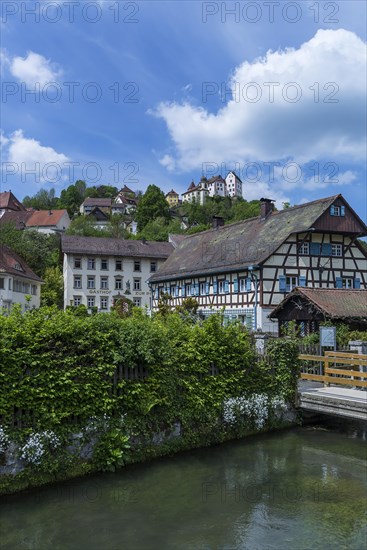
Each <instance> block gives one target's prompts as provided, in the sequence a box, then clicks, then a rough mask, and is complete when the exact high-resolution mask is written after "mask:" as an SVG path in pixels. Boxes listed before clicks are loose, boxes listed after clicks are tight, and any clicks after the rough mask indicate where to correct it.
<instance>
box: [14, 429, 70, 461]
mask: <svg viewBox="0 0 367 550" xmlns="http://www.w3.org/2000/svg"><path fill="white" fill-rule="evenodd" d="M60 445H61V441H60V439H59V438H58V437H57V435H56V434H55V432H52V431H51V430H45V431H44V432H40V433H32V434H31V435H30V436H29V438H28V441H27V442H26V443H25V444H24V445H23V447H21V449H20V458H21V459H22V460H25V461H26V462H29V463H30V464H36V465H38V464H41V462H42V457H43V456H44V454H45V453H46V451H47V449H50V448H51V449H56V448H57V447H59V446H60Z"/></svg>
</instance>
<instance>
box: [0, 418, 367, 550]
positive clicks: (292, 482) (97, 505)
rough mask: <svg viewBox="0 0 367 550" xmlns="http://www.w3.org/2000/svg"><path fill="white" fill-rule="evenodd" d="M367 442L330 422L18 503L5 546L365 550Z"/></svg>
mask: <svg viewBox="0 0 367 550" xmlns="http://www.w3.org/2000/svg"><path fill="white" fill-rule="evenodd" d="M344 424H345V423H344ZM363 433H364V434H365V432H363V429H362V428H358V427H357V428H353V427H352V426H351V424H349V427H348V428H347V429H344V430H343V429H342V428H334V427H332V426H331V425H330V424H327V423H326V424H318V425H314V426H307V427H296V428H290V429H287V430H278V431H273V432H269V433H261V434H259V435H255V436H249V437H247V438H245V439H239V440H236V441H231V442H225V443H223V444H221V445H218V446H213V447H210V448H201V449H196V450H193V451H187V452H183V453H178V454H175V455H174V456H166V457H164V458H162V459H159V460H154V461H151V462H150V463H145V464H144V463H140V464H135V465H131V466H129V467H127V468H122V469H120V470H118V471H116V472H115V473H114V474H112V473H99V474H92V475H90V476H86V477H84V478H79V479H74V480H72V481H67V482H65V483H61V484H57V485H52V486H45V487H42V488H39V489H32V490H29V491H27V492H23V493H21V494H18V495H8V496H6V497H4V498H3V502H2V504H1V505H0V510H1V516H2V533H3V535H2V543H3V545H4V546H5V547H6V548H7V550H19V548H23V549H24V550H31V549H33V548H37V550H49V548H52V547H54V548H58V549H59V550H64V549H65V550H84V549H87V548H88V550H99V549H100V548H105V549H106V550H113V549H115V548H129V549H131V550H135V549H138V548H139V549H141V550H151V549H152V548H162V550H165V549H167V550H168V549H170V550H171V549H172V550H175V549H179V548H198V549H203V548H213V547H220V548H225V547H230V548H272V549H273V550H294V549H295V548H297V550H309V548H310V540H312V546H313V548H314V549H315V550H325V549H326V548H344V547H345V548H350V549H354V550H359V549H361V548H363V547H364V542H365V538H366V535H367V529H366V525H367V523H366V516H365V513H366V512H365V508H366V506H365V503H366V474H365V472H366V449H365V439H363V437H365V436H363ZM315 532H317V537H316V538H315V537H314V533H315Z"/></svg>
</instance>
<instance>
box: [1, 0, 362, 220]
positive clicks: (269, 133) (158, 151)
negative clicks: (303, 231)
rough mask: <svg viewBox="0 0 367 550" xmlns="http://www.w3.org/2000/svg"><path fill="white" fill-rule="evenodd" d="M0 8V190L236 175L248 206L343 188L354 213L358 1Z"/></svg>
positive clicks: (358, 154)
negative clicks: (258, 200)
mask: <svg viewBox="0 0 367 550" xmlns="http://www.w3.org/2000/svg"><path fill="white" fill-rule="evenodd" d="M1 8H2V14H1V15H2V24H1V30H2V42H1V52H2V80H3V83H2V102H1V111H2V113H1V114H2V125H1V128H2V182H1V189H2V190H3V191H4V190H8V189H11V190H12V191H13V192H14V193H15V194H16V195H17V196H18V197H19V198H20V199H21V198H23V197H24V196H25V195H27V194H28V195H32V194H34V193H35V192H37V190H39V189H40V188H41V187H46V188H51V187H54V188H55V189H56V192H57V193H60V191H61V189H62V188H64V187H66V186H67V185H69V184H70V183H73V182H74V181H75V180H76V179H86V180H87V183H88V184H95V185H98V184H110V185H115V186H116V187H122V186H123V185H124V184H127V185H128V186H129V187H131V188H133V189H141V190H144V189H145V188H146V187H147V185H149V184H152V183H154V184H156V185H158V186H160V187H161V188H162V189H163V190H164V191H166V192H167V191H169V190H170V189H171V188H172V187H173V188H174V189H175V190H176V191H178V192H180V193H181V192H183V191H185V190H186V189H187V187H188V185H189V183H190V182H191V180H192V179H194V180H195V181H198V180H199V179H200V177H201V175H202V174H204V175H207V176H210V175H213V174H218V173H222V175H223V176H225V173H226V171H228V170H230V169H236V171H237V173H238V174H239V175H240V177H241V179H242V180H243V183H244V191H243V193H244V198H247V199H249V200H251V199H256V198H260V197H261V196H268V197H270V198H274V199H276V200H277V204H278V205H279V206H280V205H281V203H282V202H283V201H289V202H291V203H292V204H299V203H301V202H305V201H308V200H313V199H317V198H320V197H325V196H329V195H332V194H336V193H343V195H344V196H345V197H346V198H347V200H348V201H349V202H350V203H351V205H352V206H353V207H354V208H355V210H356V211H357V213H358V214H359V215H360V216H361V217H362V218H363V219H366V207H367V206H366V203H367V199H366V166H365V152H366V143H365V140H366V135H365V134H366V123H365V120H366V100H365V98H366V79H365V70H366V58H365V56H366V50H365V41H366V36H365V25H366V4H365V2H363V1H347V2H313V1H307V0H303V1H300V2H283V1H279V2H270V3H269V2H254V1H253V2H198V1H183V2H181V1H171V2H163V1H154V0H150V1H138V2H124V1H120V2H116V1H113V2H110V1H106V2H101V1H100V2H97V1H94V2H93V1H91V2H88V1H85V2H82V1H79V2H78V1H75V2H68V1H64V2H63V1H46V0H44V1H41V2H38V3H37V2H23V3H18V2H14V1H4V2H3V3H2V6H1ZM31 90H35V91H36V93H33V94H31V93H28V92H30V91H31ZM73 95H74V97H73ZM32 170H33V173H32Z"/></svg>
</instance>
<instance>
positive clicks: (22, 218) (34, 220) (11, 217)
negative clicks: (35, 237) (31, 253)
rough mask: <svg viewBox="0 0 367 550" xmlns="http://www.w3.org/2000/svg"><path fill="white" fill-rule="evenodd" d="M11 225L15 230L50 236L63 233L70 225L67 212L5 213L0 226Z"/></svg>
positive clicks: (31, 210) (23, 211)
mask: <svg viewBox="0 0 367 550" xmlns="http://www.w3.org/2000/svg"><path fill="white" fill-rule="evenodd" d="M6 223H12V224H14V225H15V227H16V228H17V229H28V230H33V231H38V232H39V233H45V234H46V235H52V234H53V233H63V232H64V231H66V229H67V228H68V227H69V225H70V223H71V222H70V218H69V214H68V212H67V210H54V209H52V210H33V209H29V210H20V211H7V212H4V214H3V215H2V216H1V218H0V225H3V224H6Z"/></svg>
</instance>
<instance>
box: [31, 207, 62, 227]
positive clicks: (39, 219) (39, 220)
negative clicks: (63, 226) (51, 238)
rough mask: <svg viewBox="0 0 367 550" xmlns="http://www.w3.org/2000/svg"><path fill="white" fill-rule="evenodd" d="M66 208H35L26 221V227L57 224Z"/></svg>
mask: <svg viewBox="0 0 367 550" xmlns="http://www.w3.org/2000/svg"><path fill="white" fill-rule="evenodd" d="M65 213H67V211H66V210H36V211H35V212H32V215H31V217H30V218H29V219H28V221H27V222H26V226H27V227H50V226H53V225H57V224H58V223H59V221H60V220H61V218H62V217H63V216H64V214H65Z"/></svg>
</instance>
